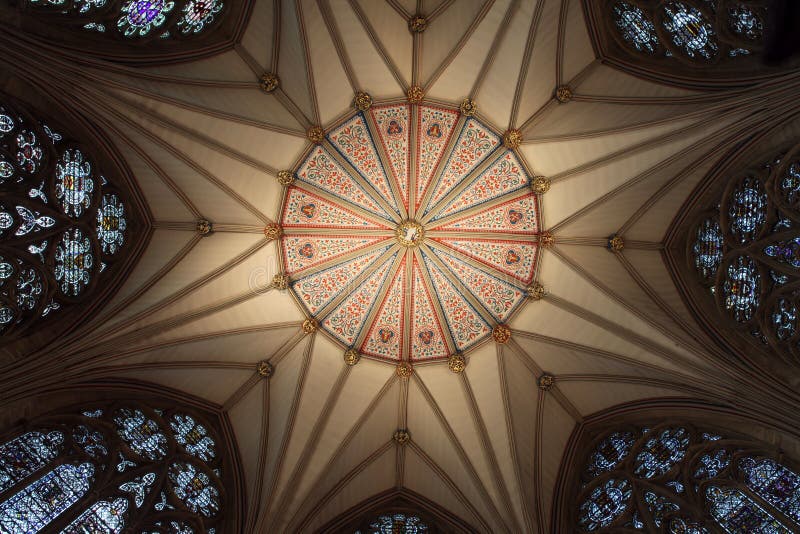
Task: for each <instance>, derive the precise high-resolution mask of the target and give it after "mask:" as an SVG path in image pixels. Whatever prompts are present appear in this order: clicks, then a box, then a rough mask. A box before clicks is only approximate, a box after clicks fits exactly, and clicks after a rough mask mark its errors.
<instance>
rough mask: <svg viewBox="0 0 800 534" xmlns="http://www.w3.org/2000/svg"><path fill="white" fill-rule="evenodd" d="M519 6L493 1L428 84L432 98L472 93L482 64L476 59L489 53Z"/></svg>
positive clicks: (451, 98)
mask: <svg viewBox="0 0 800 534" xmlns="http://www.w3.org/2000/svg"><path fill="white" fill-rule="evenodd" d="M518 6H519V3H518V2H513V1H511V0H496V1H495V2H493V3H492V5H491V8H490V9H489V11H488V12H487V13H486V15H485V16H484V18H483V20H482V21H481V23H480V24H479V25H478V27H477V28H475V31H473V32H472V34H471V35H470V36H469V38H468V39H467V41H466V42H465V43H464V46H463V47H462V48H461V50H460V51H459V52H458V54H456V56H455V58H453V61H452V62H451V63H450V65H448V66H447V68H446V69H444V71H443V72H442V73H441V74H440V75H439V76H438V77H437V78H436V79H435V80H434V81H433V82H432V85H430V86H428V87H426V90H427V91H428V94H429V95H430V96H431V97H433V98H438V99H442V100H458V99H459V98H465V97H467V96H468V95H469V93H470V90H471V88H472V87H473V85H474V84H475V83H476V82H477V81H478V80H477V78H478V75H479V73H480V71H481V66H482V65H481V62H479V61H475V58H476V57H485V56H486V55H487V54H488V52H489V50H490V48H491V47H492V44H493V43H494V42H495V38H496V37H497V36H498V33H499V32H500V31H501V28H503V26H502V23H503V20H505V18H506V16H507V14H508V13H509V12H511V13H512V15H513V13H514V12H515V11H516V9H517V7H518ZM503 31H505V30H503ZM454 88H459V91H461V93H459V94H458V95H456V94H454ZM498 126H502V125H498Z"/></svg>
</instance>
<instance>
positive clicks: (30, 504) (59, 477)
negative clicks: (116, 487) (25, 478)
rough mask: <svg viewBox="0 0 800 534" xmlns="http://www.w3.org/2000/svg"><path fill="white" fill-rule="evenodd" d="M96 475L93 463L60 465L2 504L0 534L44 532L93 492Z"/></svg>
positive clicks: (0, 506)
mask: <svg viewBox="0 0 800 534" xmlns="http://www.w3.org/2000/svg"><path fill="white" fill-rule="evenodd" d="M94 471H95V468H94V466H93V465H92V464H90V463H84V464H80V465H70V464H64V465H59V466H58V467H56V468H55V469H53V470H52V471H50V472H49V473H47V474H46V475H44V476H43V477H42V478H40V479H38V480H36V481H35V482H34V483H33V484H31V485H30V486H28V487H26V488H24V489H22V490H20V491H19V492H18V493H16V494H15V495H13V496H12V497H11V498H9V499H8V500H7V501H4V502H2V503H0V531H2V532H8V533H12V532H13V533H17V532H38V531H40V530H41V529H43V528H44V527H45V526H47V525H48V524H49V523H50V522H51V521H52V520H53V519H55V518H56V517H58V516H59V515H60V514H61V513H62V512H64V510H66V509H67V508H69V507H70V506H72V505H73V504H75V503H76V502H77V501H78V499H80V498H81V497H82V496H83V495H84V494H86V492H87V491H89V487H90V485H91V484H92V482H93V479H94Z"/></svg>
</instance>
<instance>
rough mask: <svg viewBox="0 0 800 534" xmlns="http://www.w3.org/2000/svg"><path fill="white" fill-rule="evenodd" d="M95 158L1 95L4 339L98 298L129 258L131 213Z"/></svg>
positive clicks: (0, 311)
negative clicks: (110, 274)
mask: <svg viewBox="0 0 800 534" xmlns="http://www.w3.org/2000/svg"><path fill="white" fill-rule="evenodd" d="M118 185H119V183H118V182H117V183H114V182H112V181H111V180H110V179H107V178H106V175H105V174H104V172H103V170H102V169H101V168H100V166H99V165H98V163H97V162H96V161H95V160H94V158H93V157H92V155H91V153H90V152H89V151H87V149H86V148H85V147H83V146H82V145H81V144H80V143H77V142H74V141H71V140H69V139H68V138H67V132H66V130H61V129H60V127H59V128H56V127H55V125H53V128H51V127H50V126H48V125H47V124H46V123H44V122H41V121H40V120H38V119H37V118H35V117H34V115H33V114H31V113H30V111H28V110H27V109H26V107H25V106H24V105H22V104H20V103H17V102H15V101H12V99H11V98H10V97H4V96H2V95H0V334H2V335H5V336H9V335H11V334H12V333H21V332H23V331H25V330H26V329H27V328H29V327H30V326H31V325H33V324H35V323H36V321H37V320H39V319H41V318H44V317H50V316H53V315H59V314H63V313H66V312H65V311H62V308H64V307H65V306H71V305H73V304H76V303H78V302H81V301H85V300H87V299H89V298H91V296H92V294H93V292H95V291H96V290H97V288H98V285H101V284H103V283H104V282H109V281H111V280H110V279H109V278H108V272H109V271H110V269H111V267H112V266H113V265H116V264H118V263H119V262H120V261H121V260H122V259H123V258H124V257H125V252H127V249H128V248H129V247H128V244H129V241H130V235H129V234H128V232H129V228H128V226H129V222H130V217H129V208H128V205H127V204H126V201H125V200H123V199H124V198H125V195H124V192H123V191H122V190H121V189H119V187H118Z"/></svg>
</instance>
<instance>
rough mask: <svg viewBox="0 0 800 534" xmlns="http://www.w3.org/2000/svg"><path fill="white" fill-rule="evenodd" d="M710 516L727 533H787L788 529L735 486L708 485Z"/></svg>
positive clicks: (707, 497)
mask: <svg viewBox="0 0 800 534" xmlns="http://www.w3.org/2000/svg"><path fill="white" fill-rule="evenodd" d="M706 499H707V500H708V502H709V508H710V512H711V515H712V517H713V518H714V519H715V520H716V521H717V523H718V524H719V525H720V526H721V527H722V528H723V529H725V531H726V532H728V533H729V534H789V533H790V531H789V530H788V529H787V528H786V527H784V526H783V525H781V524H780V522H779V521H778V520H777V519H775V518H774V517H772V516H771V515H770V514H769V513H768V512H767V511H766V510H764V509H763V508H762V507H761V506H759V505H758V504H757V503H756V502H755V501H753V500H752V499H751V498H750V497H748V496H747V495H745V494H744V493H742V492H741V491H739V490H737V489H735V488H720V487H717V486H709V487H708V488H707V489H706Z"/></svg>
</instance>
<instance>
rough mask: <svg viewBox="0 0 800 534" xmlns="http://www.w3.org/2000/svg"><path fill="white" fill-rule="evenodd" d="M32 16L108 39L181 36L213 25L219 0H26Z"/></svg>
mask: <svg viewBox="0 0 800 534" xmlns="http://www.w3.org/2000/svg"><path fill="white" fill-rule="evenodd" d="M25 4H26V7H28V9H30V10H31V11H32V12H33V13H34V14H35V15H36V16H41V17H43V18H44V20H45V21H47V20H48V19H49V21H50V22H51V23H54V24H66V25H75V26H78V27H80V28H82V29H84V30H86V31H93V32H98V33H101V34H104V35H108V37H109V38H124V39H132V40H150V39H183V38H187V37H192V36H194V35H199V34H201V33H203V32H205V31H208V30H209V29H211V28H213V27H214V26H215V25H216V24H217V22H219V19H220V18H221V16H222V13H223V12H224V11H225V9H226V8H227V6H226V2H224V1H223V0H26V1H25Z"/></svg>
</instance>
